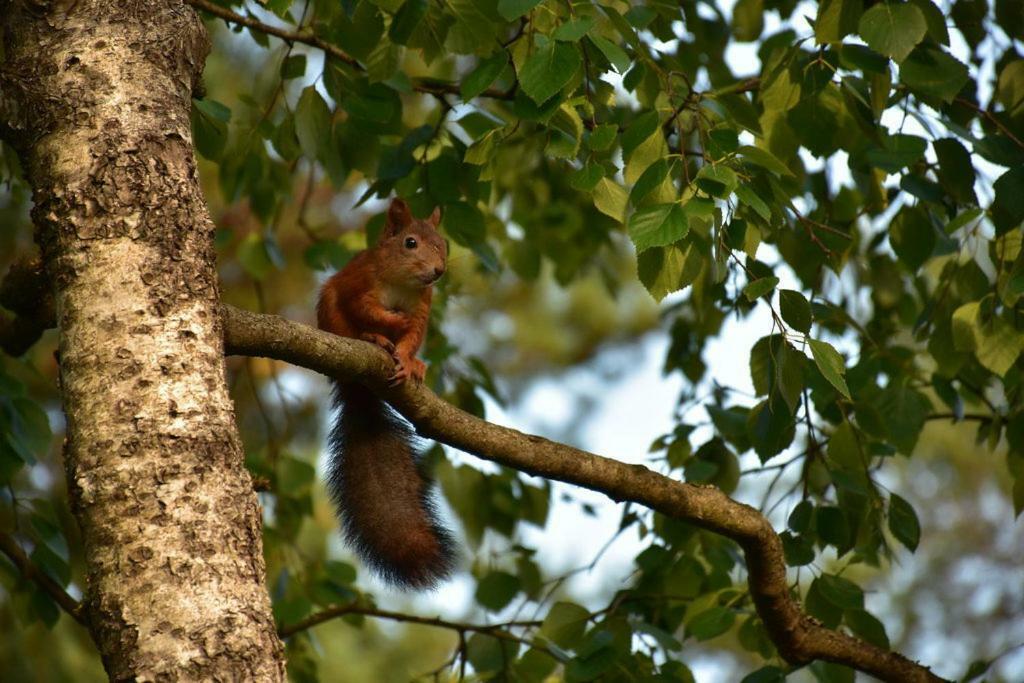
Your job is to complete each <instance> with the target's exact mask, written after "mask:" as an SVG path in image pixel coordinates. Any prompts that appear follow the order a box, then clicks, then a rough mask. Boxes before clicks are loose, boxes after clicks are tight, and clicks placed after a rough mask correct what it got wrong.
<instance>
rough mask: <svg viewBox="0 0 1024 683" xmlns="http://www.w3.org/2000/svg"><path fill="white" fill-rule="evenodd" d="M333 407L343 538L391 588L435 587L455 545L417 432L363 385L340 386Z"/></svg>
mask: <svg viewBox="0 0 1024 683" xmlns="http://www.w3.org/2000/svg"><path fill="white" fill-rule="evenodd" d="M334 405H335V406H336V407H338V408H340V412H339V413H338V415H337V416H336V417H335V419H334V424H333V427H332V429H331V433H330V436H329V438H328V449H329V458H330V459H329V461H328V471H327V488H328V491H329V492H330V494H331V497H332V498H333V499H334V502H335V504H336V505H337V506H338V510H339V513H340V517H341V522H342V526H343V528H344V531H345V538H346V539H347V540H348V542H349V543H350V544H351V545H352V547H353V549H354V550H355V552H356V554H358V555H359V557H360V558H361V559H362V561H363V562H364V563H365V564H366V565H368V566H370V567H372V568H373V569H375V570H376V571H377V572H378V573H379V574H380V575H381V577H382V578H384V579H385V580H386V581H388V582H390V583H392V584H395V585H397V586H401V587H403V588H418V589H423V588H431V587H433V586H435V585H436V584H437V583H438V582H439V581H441V580H443V579H445V578H446V577H447V576H448V575H449V574H450V573H451V571H452V566H453V563H454V558H453V554H454V553H453V543H452V538H451V534H450V533H449V532H448V530H447V529H445V528H444V527H442V526H441V525H440V523H439V522H438V520H437V512H436V510H435V505H434V501H433V498H432V491H431V488H432V486H433V485H432V482H430V480H428V479H427V478H426V477H425V476H424V474H423V472H421V471H420V467H419V465H418V455H417V454H416V452H415V443H416V439H415V435H414V433H413V431H412V429H411V428H410V427H409V425H408V424H407V423H406V422H405V421H404V420H402V418H401V417H399V416H398V415H397V414H396V413H395V412H394V411H393V410H392V409H391V407H390V406H388V405H387V404H386V403H384V402H383V401H381V400H380V399H379V398H377V397H376V396H374V395H373V393H372V392H371V391H370V390H369V389H366V388H365V387H362V386H360V385H358V384H343V383H340V382H336V383H335V385H334Z"/></svg>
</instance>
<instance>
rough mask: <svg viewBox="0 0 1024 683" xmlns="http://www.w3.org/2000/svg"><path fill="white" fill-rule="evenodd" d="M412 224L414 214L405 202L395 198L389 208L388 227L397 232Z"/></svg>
mask: <svg viewBox="0 0 1024 683" xmlns="http://www.w3.org/2000/svg"><path fill="white" fill-rule="evenodd" d="M410 223H412V213H411V212H410V211H409V205H408V204H406V203H405V201H404V200H402V199H399V198H398V197H395V198H394V199H392V200H391V206H389V207H388V218H387V226H388V227H389V228H391V229H392V230H393V231H395V232H397V231H398V230H401V229H402V228H404V227H406V226H407V225H409V224H410Z"/></svg>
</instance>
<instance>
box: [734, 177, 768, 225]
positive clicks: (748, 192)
mask: <svg viewBox="0 0 1024 683" xmlns="http://www.w3.org/2000/svg"><path fill="white" fill-rule="evenodd" d="M736 197H737V198H738V199H739V200H740V202H742V203H743V204H746V205H747V206H749V207H750V208H751V209H753V210H754V213H756V214H757V215H758V216H760V217H761V218H762V219H763V220H766V221H768V220H771V217H772V210H771V208H769V206H768V204H767V203H766V202H765V201H764V200H763V199H761V197H760V196H759V195H758V194H757V192H755V191H754V189H753V188H752V187H750V185H747V184H745V183H744V184H742V185H739V186H737V187H736Z"/></svg>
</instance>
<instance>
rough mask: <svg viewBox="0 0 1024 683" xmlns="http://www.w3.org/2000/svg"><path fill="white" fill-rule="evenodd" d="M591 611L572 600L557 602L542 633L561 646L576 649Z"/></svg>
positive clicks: (542, 628) (550, 611)
mask: <svg viewBox="0 0 1024 683" xmlns="http://www.w3.org/2000/svg"><path fill="white" fill-rule="evenodd" d="M589 619H590V612H589V611H587V610H586V609H584V608H582V607H580V606H579V605H577V604H575V603H572V602H556V603H555V604H554V605H552V606H551V609H550V610H549V611H548V614H547V616H546V617H544V623H543V624H542V625H541V627H540V633H541V635H543V636H544V637H546V638H547V639H548V640H550V641H551V642H553V643H554V644H555V645H558V646H559V647H562V648H565V649H567V650H573V649H575V648H576V647H577V646H578V645H579V644H580V642H581V641H582V640H583V633H584V631H586V628H587V622H588V620H589Z"/></svg>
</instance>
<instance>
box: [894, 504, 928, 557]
mask: <svg viewBox="0 0 1024 683" xmlns="http://www.w3.org/2000/svg"><path fill="white" fill-rule="evenodd" d="M889 531H891V532H892V535H893V536H895V537H896V539H897V540H898V541H899V542H900V543H902V544H903V545H905V546H906V547H907V550H909V551H910V552H914V551H915V550H917V544H918V542H919V541H920V540H921V523H920V522H919V521H918V519H917V513H916V512H914V508H913V506H912V505H911V504H910V503H908V502H907V501H906V500H904V499H903V498H900V497H899V496H897V495H896V494H895V493H893V494H892V495H891V496H890V497H889Z"/></svg>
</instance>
